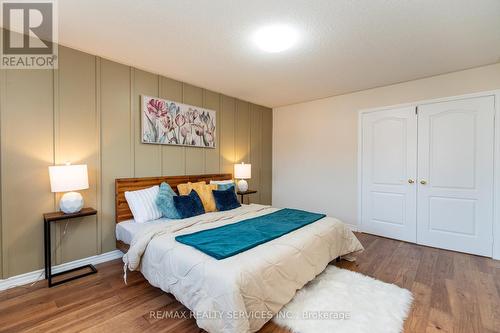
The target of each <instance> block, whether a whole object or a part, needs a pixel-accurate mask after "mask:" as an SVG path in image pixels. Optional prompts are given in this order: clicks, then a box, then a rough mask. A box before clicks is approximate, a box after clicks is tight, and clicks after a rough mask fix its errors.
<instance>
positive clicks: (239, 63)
mask: <svg viewBox="0 0 500 333" xmlns="http://www.w3.org/2000/svg"><path fill="white" fill-rule="evenodd" d="M275 23H280V24H288V25H290V26H292V27H294V28H295V29H297V30H298V31H299V33H300V38H299V42H298V44H297V45H296V46H295V47H294V48H292V49H290V50H287V51H284V52H282V53H274V54H271V53H264V52H262V51H260V50H259V49H258V48H257V47H255V45H254V44H253V42H252V33H253V32H254V31H255V30H257V29H258V28H260V27H262V26H264V25H268V24H275ZM59 40H60V43H61V44H63V45H67V46H71V47H74V48H77V49H79V50H83V51H86V52H89V53H92V54H96V55H100V56H103V57H105V58H109V59H112V60H116V61H118V62H122V63H125V64H129V65H133V66H136V67H138V68H142V69H145V70H149V71H152V72H155V73H160V74H162V75H165V76H168V77H171V78H174V79H177V80H181V81H185V82H188V83H191V84H194V85H198V86H202V87H205V88H208V89H211V90H214V91H218V92H221V93H224V94H227V95H231V96H235V97H238V98H241V99H244V100H247V101H251V102H254V103H259V104H263V105H266V106H271V107H273V106H281V105H286V104H291V103H296V102H300V101H307V100H312V99H317V98H322V97H327V96H333V95H338V94H344V93H348V92H353V91H357V90H363V89H367V88H372V87H377V86H383V85H389V84H392V83H397V82H402V81H408V80H413V79H417V78H422V77H427V76H431V75H436V74H441V73H446V72H451V71H456V70H460V69H464V68H470V67H475V66H480V65H485V64H491V63H496V62H499V61H500V1H499V0H198V1H195V0H162V1H161V0H140V1H138V0H60V1H59Z"/></svg>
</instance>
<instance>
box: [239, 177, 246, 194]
mask: <svg viewBox="0 0 500 333" xmlns="http://www.w3.org/2000/svg"><path fill="white" fill-rule="evenodd" d="M247 190H248V183H247V181H246V180H244V179H240V180H239V181H238V191H240V192H246V191H247Z"/></svg>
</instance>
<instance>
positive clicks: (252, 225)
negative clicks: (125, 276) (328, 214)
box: [175, 208, 325, 260]
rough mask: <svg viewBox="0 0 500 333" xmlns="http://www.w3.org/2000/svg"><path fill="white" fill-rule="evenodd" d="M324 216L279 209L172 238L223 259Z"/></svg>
mask: <svg viewBox="0 0 500 333" xmlns="http://www.w3.org/2000/svg"><path fill="white" fill-rule="evenodd" d="M323 217H325V215H324V214H316V213H310V212H306V211H303V210H297V209H289V208H285V209H281V210H278V211H276V212H274V213H271V214H267V215H263V216H258V217H254V218H251V219H248V220H244V221H240V222H236V223H233V224H229V225H224V226H222V227H218V228H213V229H208V230H202V231H198V232H195V233H192V234H186V235H181V236H177V237H175V240H176V241H178V242H180V243H183V244H186V245H189V246H192V247H194V248H196V249H198V250H200V251H201V252H203V253H206V254H208V255H209V256H211V257H214V258H215V259H218V260H220V259H225V258H228V257H231V256H234V255H236V254H238V253H241V252H244V251H246V250H249V249H251V248H253V247H256V246H258V245H260V244H263V243H266V242H269V241H271V240H273V239H276V238H278V237H281V236H283V235H285V234H288V233H289V232H292V231H294V230H297V229H299V228H302V227H304V226H306V225H308V224H311V223H313V222H316V221H318V220H319V219H322V218H323Z"/></svg>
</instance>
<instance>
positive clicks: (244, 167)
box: [234, 162, 252, 192]
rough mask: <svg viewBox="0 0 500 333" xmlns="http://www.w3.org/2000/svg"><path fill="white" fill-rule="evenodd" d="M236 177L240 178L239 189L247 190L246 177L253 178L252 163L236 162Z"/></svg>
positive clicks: (241, 190)
mask: <svg viewBox="0 0 500 333" xmlns="http://www.w3.org/2000/svg"><path fill="white" fill-rule="evenodd" d="M234 178H235V179H239V181H238V191H240V192H246V191H247V190H248V183H247V181H246V180H245V179H250V178H252V165H251V164H245V163H243V162H242V163H241V164H235V165H234Z"/></svg>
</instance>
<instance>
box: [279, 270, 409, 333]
mask: <svg viewBox="0 0 500 333" xmlns="http://www.w3.org/2000/svg"><path fill="white" fill-rule="evenodd" d="M412 300H413V296H412V294H411V292H409V291H408V290H406V289H403V288H400V287H398V286H396V285H394V284H388V283H385V282H382V281H379V280H376V279H373V278H371V277H368V276H365V275H363V274H360V273H356V272H351V271H349V270H346V269H341V268H337V267H335V266H333V265H329V266H328V267H327V268H326V270H325V271H324V272H323V273H321V274H320V275H318V276H317V277H316V278H315V279H314V280H313V281H311V282H310V283H308V284H307V285H306V286H305V287H304V288H302V289H301V290H299V291H298V292H297V294H296V295H295V297H294V298H293V299H292V301H290V303H288V304H287V305H286V306H285V307H283V309H282V310H281V311H280V312H279V313H278V314H277V315H276V316H275V317H274V318H273V321H274V322H275V323H277V324H278V325H280V326H284V327H287V328H288V329H290V330H291V331H292V332H294V333H317V332H334V333H344V332H345V333H365V332H366V333H378V332H381V333H397V332H401V331H402V330H403V323H404V321H405V319H406V317H407V316H408V311H409V309H410V306H411V303H412Z"/></svg>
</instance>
